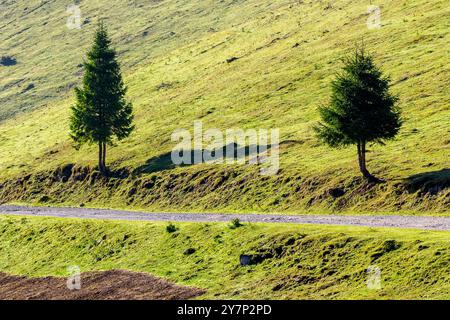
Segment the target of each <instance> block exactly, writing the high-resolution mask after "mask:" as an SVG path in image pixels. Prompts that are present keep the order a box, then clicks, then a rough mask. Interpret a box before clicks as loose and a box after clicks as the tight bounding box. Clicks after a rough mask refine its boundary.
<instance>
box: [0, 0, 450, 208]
mask: <svg viewBox="0 0 450 320" xmlns="http://www.w3.org/2000/svg"><path fill="white" fill-rule="evenodd" d="M66 4H67V3H66V2H64V1H59V0H58V1H48V2H45V1H31V2H29V1H27V2H24V1H18V4H16V2H14V3H12V2H2V4H1V6H2V9H3V8H4V10H1V11H0V15H1V18H0V21H2V22H1V25H0V30H1V34H0V43H1V50H0V52H1V54H2V55H5V54H7V55H11V56H14V57H16V58H17V61H18V63H17V64H16V65H15V66H10V67H0V88H2V89H1V92H0V117H1V118H2V119H3V121H2V122H1V123H0V150H1V151H0V152H1V155H2V156H1V157H0V177H1V180H2V181H4V182H3V183H2V184H3V186H4V187H3V188H0V195H1V197H2V199H3V201H6V200H9V201H25V202H37V201H39V200H41V199H44V200H45V202H49V201H50V202H52V203H53V204H75V205H78V204H81V203H87V204H88V205H96V206H99V205H101V206H102V205H103V206H106V205H107V206H110V205H114V206H129V207H135V208H147V209H152V210H153V209H155V210H157V209H163V210H194V211H196V210H228V211H300V210H304V209H308V210H310V211H314V210H317V211H332V210H341V211H342V210H345V211H375V210H381V211H390V212H392V211H397V210H403V212H405V213H406V212H433V213H436V212H439V213H448V205H449V201H450V200H449V199H450V196H449V195H450V191H449V188H448V187H449V181H450V174H449V167H450V163H449V149H450V140H449V139H450V138H449V132H450V128H449V126H448V119H449V116H450V108H449V107H450V93H449V90H448V88H449V85H450V80H449V78H448V74H449V72H450V63H449V58H448V57H449V56H450V46H449V43H450V41H449V37H450V35H449V30H450V28H449V21H448V19H447V17H448V15H449V14H450V8H449V7H448V5H446V1H444V0H442V1H432V2H431V1H424V0H414V1H406V0H405V1H380V6H381V11H382V25H383V26H382V28H381V29H379V30H369V29H368V28H367V27H366V20H367V17H368V15H367V5H368V3H367V1H335V2H332V3H331V2H330V3H326V2H321V1H293V0H281V1H276V2H275V3H274V2H273V1H265V0H264V1H260V0H258V1H256V0H255V1H253V0H247V1H243V0H242V1H231V0H226V1H221V2H214V3H213V4H212V3H207V2H201V1H200V2H192V1H187V0H178V1H152V2H148V1H114V2H113V3H111V1H95V2H81V10H82V16H83V20H84V19H87V20H86V22H87V23H86V24H84V25H83V27H82V29H81V30H68V29H67V28H66V25H65V22H66V19H67V14H65V9H66ZM17 8H18V9H17ZM99 17H105V18H106V22H107V24H108V25H109V26H110V33H111V35H112V38H113V41H114V43H115V45H116V46H117V48H118V50H119V53H120V60H121V62H122V65H123V70H124V73H125V75H126V77H125V78H126V82H127V84H128V85H129V96H130V98H131V99H132V101H133V103H134V106H135V110H136V125H137V130H136V132H135V133H134V134H133V135H132V137H130V138H129V139H128V140H126V141H125V142H124V143H121V144H119V145H117V146H115V147H114V148H112V149H111V153H110V157H109V162H110V164H111V165H112V167H113V168H114V169H120V168H127V170H128V171H129V172H134V173H135V175H134V176H128V177H127V178H126V179H123V178H121V179H112V180H113V181H103V180H101V179H100V180H99V179H98V178H96V176H95V175H94V173H93V172H92V169H85V168H86V167H90V168H92V167H93V166H94V165H95V161H96V150H95V148H94V147H92V148H85V149H83V150H82V151H79V152H77V151H75V150H74V149H73V148H72V146H71V142H70V141H69V139H68V133H67V132H68V115H69V106H70V105H71V103H72V102H73V95H72V94H71V91H70V89H71V88H72V87H73V86H74V85H75V84H77V83H79V81H80V78H81V75H82V70H81V69H80V68H79V67H78V65H79V64H80V63H81V62H82V60H83V55H84V53H85V51H86V50H87V48H88V47H89V43H90V41H91V38H92V35H93V28H94V24H95V21H96V20H97V18H99ZM362 38H364V39H365V43H366V45H367V47H368V49H369V50H370V51H372V52H373V53H374V55H375V57H376V60H377V62H378V63H379V64H380V65H381V66H382V68H383V69H384V70H385V71H386V72H387V73H388V74H390V75H391V76H392V80H393V83H394V86H393V91H394V93H397V94H399V95H400V98H401V99H400V107H401V108H402V109H403V112H404V119H405V125H404V128H403V129H402V131H401V133H400V135H399V137H398V139H396V140H395V141H393V142H390V143H389V144H388V145H387V146H385V147H379V146H374V147H373V148H371V150H370V153H369V154H368V161H369V163H368V165H369V169H371V170H372V171H373V173H374V174H376V175H379V176H381V177H384V178H386V179H388V183H387V184H384V185H380V186H366V185H365V184H364V183H363V182H362V181H360V180H359V179H358V172H357V162H356V150H353V149H344V150H330V149H328V148H327V147H324V146H320V145H319V144H318V142H317V140H316V139H315V138H314V136H313V133H312V130H311V126H312V125H313V123H314V122H316V121H317V120H318V115H317V107H318V106H319V105H321V104H324V103H326V102H327V101H328V96H329V93H330V87H329V84H330V81H331V80H332V78H333V74H334V73H335V72H336V71H337V70H339V68H340V67H341V65H340V64H339V61H338V58H339V57H340V56H341V55H342V54H344V53H346V52H348V50H351V48H353V46H354V44H355V42H356V41H359V40H361V39H362ZM4 52H6V53H4ZM231 57H236V58H238V60H236V61H234V62H232V63H227V62H226V60H227V59H229V58H231ZM30 83H33V84H34V88H32V89H30V90H26V91H25V92H24V87H25V88H26V87H27V86H28V84H30ZM20 110H27V111H26V112H20V113H18V112H19V111H20ZM196 119H197V120H198V119H200V120H202V121H203V123H204V127H205V129H208V128H219V129H227V128H234V127H240V128H243V129H248V128H280V132H281V140H282V145H281V169H282V171H281V173H280V175H278V176H276V177H271V178H263V177H261V176H259V175H258V173H257V172H258V170H257V168H254V167H248V166H240V167H239V166H218V165H215V166H211V165H196V166H190V167H183V168H173V167H172V166H171V165H170V163H169V162H168V158H167V153H168V152H170V150H171V149H172V148H173V146H174V144H173V143H172V142H171V141H170V135H171V133H172V132H173V131H174V130H175V129H177V128H185V129H191V128H192V125H193V121H194V120H196ZM70 163H75V164H77V166H78V167H77V168H78V169H76V170H78V171H83V170H88V171H87V172H86V174H85V177H90V179H87V178H86V179H81V180H82V181H77V180H76V179H73V178H74V177H73V174H72V173H73V172H71V173H70V175H69V178H70V179H68V180H69V182H67V183H61V182H60V181H61V179H59V178H57V179H54V178H53V177H54V176H58V173H57V172H56V173H55V171H56V170H57V168H59V167H63V166H65V165H67V164H70ZM54 173H55V174H54ZM30 174H31V175H32V177H27V176H28V175H30ZM93 175H94V181H92V179H91V178H92V176H93ZM19 177H22V178H23V177H25V179H21V180H18V178H19ZM62 180H67V179H62ZM43 181H44V182H43ZM149 181H150V183H148V182H149ZM334 188H340V189H342V190H344V191H345V195H344V196H343V197H341V198H338V199H335V198H333V197H332V196H330V190H332V189H334ZM17 190H21V191H23V192H22V193H21V192H18V191H17ZM67 190H70V192H67ZM89 198H91V199H89Z"/></svg>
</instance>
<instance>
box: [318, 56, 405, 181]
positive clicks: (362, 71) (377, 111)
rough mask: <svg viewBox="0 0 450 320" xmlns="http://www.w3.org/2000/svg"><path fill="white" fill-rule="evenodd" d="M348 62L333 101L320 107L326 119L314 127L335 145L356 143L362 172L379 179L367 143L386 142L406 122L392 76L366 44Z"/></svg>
mask: <svg viewBox="0 0 450 320" xmlns="http://www.w3.org/2000/svg"><path fill="white" fill-rule="evenodd" d="M344 64H345V66H344V68H343V71H342V72H340V73H338V74H337V75H336V79H335V80H334V81H333V82H332V94H331V103H330V104H329V105H328V106H325V107H321V108H319V112H320V116H321V119H322V121H321V122H319V123H318V124H317V125H316V126H315V127H314V129H315V131H316V134H317V136H318V138H319V139H320V140H321V141H323V142H324V143H326V144H328V145H329V146H331V147H344V146H348V145H356V146H357V150H358V162H359V169H360V171H361V173H362V175H363V176H364V177H365V178H366V179H367V180H369V181H371V182H377V181H380V180H379V179H377V178H376V177H374V176H373V175H372V174H370V172H369V171H368V170H367V167H366V153H367V144H369V143H379V144H384V142H385V141H386V140H390V139H393V138H394V137H395V136H396V135H397V133H398V131H399V130H400V127H401V125H402V120H401V116H400V110H399V109H398V108H397V106H396V102H397V100H398V98H397V97H396V96H394V95H392V94H391V93H390V92H389V87H390V79H389V77H386V76H383V74H382V72H381V71H380V69H379V68H378V67H377V66H376V65H375V63H374V61H373V57H372V56H371V55H369V54H367V53H366V52H365V51H364V48H357V49H356V51H355V53H354V54H353V55H351V56H348V57H346V58H344Z"/></svg>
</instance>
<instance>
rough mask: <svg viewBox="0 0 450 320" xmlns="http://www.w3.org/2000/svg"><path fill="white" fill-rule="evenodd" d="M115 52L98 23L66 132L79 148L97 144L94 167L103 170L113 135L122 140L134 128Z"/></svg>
mask: <svg viewBox="0 0 450 320" xmlns="http://www.w3.org/2000/svg"><path fill="white" fill-rule="evenodd" d="M126 91H127V89H126V87H125V85H124V82H123V79H122V75H121V72H120V67H119V64H118V62H117V54H116V52H115V50H114V49H113V48H112V47H111V40H110V39H109V37H108V33H107V30H106V27H105V26H104V24H103V23H100V24H99V26H98V29H97V32H96V35H95V39H94V43H93V46H92V48H91V49H90V51H89V52H88V54H87V59H86V61H85V62H84V77H83V82H82V87H81V88H76V89H75V96H76V103H75V105H74V106H72V108H71V110H72V115H71V118H70V136H71V138H72V139H73V140H74V142H75V148H77V149H79V148H80V147H81V146H82V145H83V144H85V143H88V144H97V145H98V167H99V170H100V172H102V173H103V174H105V173H106V172H107V166H106V149H107V146H108V145H112V143H113V140H114V138H116V139H117V140H119V141H120V140H122V139H124V138H126V137H128V136H129V135H130V133H131V132H132V131H133V129H134V125H133V108H132V105H131V103H129V102H128V101H127V100H126V98H125V95H126Z"/></svg>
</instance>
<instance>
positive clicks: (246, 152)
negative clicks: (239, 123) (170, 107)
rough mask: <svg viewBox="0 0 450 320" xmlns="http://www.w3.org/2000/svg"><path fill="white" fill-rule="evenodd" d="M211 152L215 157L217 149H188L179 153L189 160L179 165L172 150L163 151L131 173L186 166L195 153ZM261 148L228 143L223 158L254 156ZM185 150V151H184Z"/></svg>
mask: <svg viewBox="0 0 450 320" xmlns="http://www.w3.org/2000/svg"><path fill="white" fill-rule="evenodd" d="M233 147H234V152H228V153H227V150H233ZM270 147H271V146H270V145H268V146H267V150H269V149H270ZM205 151H207V152H211V156H212V157H215V156H216V155H217V152H218V150H217V149H214V150H212V151H210V150H207V149H203V150H201V151H200V150H188V151H187V152H188V153H189V154H188V155H187V156H186V155H185V154H183V153H181V154H180V155H181V156H186V158H187V159H189V161H187V163H183V164H180V165H176V164H175V163H174V162H173V160H172V152H167V153H164V154H162V155H160V156H157V157H153V158H150V159H148V160H147V161H146V162H145V164H144V165H142V166H140V167H138V168H136V169H135V170H134V171H133V173H134V174H142V173H152V172H160V171H165V170H170V169H174V168H177V167H188V166H192V165H194V164H195V161H194V157H195V155H196V154H197V157H198V155H199V154H202V155H203V154H204V152H205ZM262 151H263V150H261V146H259V145H258V146H255V145H251V146H245V147H241V146H239V145H238V144H236V143H234V144H229V145H227V146H224V147H222V154H223V158H224V159H225V158H226V159H242V158H246V157H250V156H256V155H257V154H260V153H261V152H262ZM185 152H186V151H185Z"/></svg>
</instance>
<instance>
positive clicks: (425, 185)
mask: <svg viewBox="0 0 450 320" xmlns="http://www.w3.org/2000/svg"><path fill="white" fill-rule="evenodd" d="M405 186H406V188H407V190H408V191H409V192H411V193H413V192H416V191H419V190H421V191H424V192H428V193H430V194H437V193H438V192H439V191H440V190H442V189H445V188H448V187H450V169H448V168H445V169H442V170H438V171H431V172H424V173H419V174H416V175H413V176H410V177H408V178H406V179H405Z"/></svg>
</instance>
